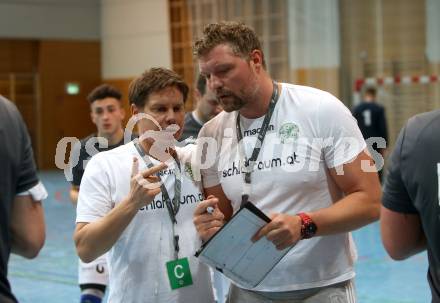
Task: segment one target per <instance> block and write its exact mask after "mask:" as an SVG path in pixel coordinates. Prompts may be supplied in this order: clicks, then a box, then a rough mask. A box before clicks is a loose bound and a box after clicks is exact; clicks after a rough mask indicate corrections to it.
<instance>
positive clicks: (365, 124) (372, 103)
mask: <svg viewBox="0 0 440 303" xmlns="http://www.w3.org/2000/svg"><path fill="white" fill-rule="evenodd" d="M353 116H354V117H355V118H356V120H357V122H358V125H359V129H360V130H361V132H362V135H363V137H364V139H365V140H368V139H370V138H383V139H384V140H385V143H386V142H388V129H387V122H386V116H385V109H384V107H383V106H382V105H380V104H377V103H376V89H375V88H372V87H370V88H367V89H366V91H365V96H364V99H363V101H362V102H361V103H360V104H358V105H357V106H356V107H355V108H354V109H353ZM367 145H368V148H369V151H370V153H371V155H372V157H373V159H374V160H375V162H376V164H378V163H380V162H381V160H382V159H383V158H384V157H385V151H386V148H381V147H379V146H378V144H377V142H373V144H367ZM377 153H379V154H380V156H382V159H380V160H379V159H378V158H377V156H378V155H377ZM382 164H383V162H382ZM381 166H382V165H381ZM378 168H379V167H378ZM379 178H380V179H381V180H382V169H379Z"/></svg>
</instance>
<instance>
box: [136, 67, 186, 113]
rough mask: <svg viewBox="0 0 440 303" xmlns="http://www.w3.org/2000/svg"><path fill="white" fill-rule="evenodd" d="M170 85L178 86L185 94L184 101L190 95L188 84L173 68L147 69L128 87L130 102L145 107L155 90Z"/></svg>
mask: <svg viewBox="0 0 440 303" xmlns="http://www.w3.org/2000/svg"><path fill="white" fill-rule="evenodd" d="M168 87H175V88H177V89H178V90H179V91H180V92H181V93H182V95H183V102H185V101H186V98H187V96H188V90H189V88H188V85H186V83H185V82H184V81H183V79H182V77H180V76H179V75H178V74H177V73H175V72H174V71H172V70H169V69H166V68H162V67H153V68H150V69H149V70H146V71H145V72H144V73H143V74H142V75H141V76H140V77H138V78H136V79H134V80H133V81H132V82H131V83H130V86H129V88H128V100H129V101H130V104H135V105H136V106H137V107H144V106H145V102H146V101H147V100H148V97H149V96H150V95H151V94H152V93H155V92H158V91H161V90H163V89H165V88H168Z"/></svg>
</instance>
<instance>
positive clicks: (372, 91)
mask: <svg viewBox="0 0 440 303" xmlns="http://www.w3.org/2000/svg"><path fill="white" fill-rule="evenodd" d="M365 94H366V95H371V96H373V97H376V89H375V88H374V87H367V89H365Z"/></svg>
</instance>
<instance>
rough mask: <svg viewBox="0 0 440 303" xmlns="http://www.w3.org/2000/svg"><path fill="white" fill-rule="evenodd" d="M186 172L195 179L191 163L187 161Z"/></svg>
mask: <svg viewBox="0 0 440 303" xmlns="http://www.w3.org/2000/svg"><path fill="white" fill-rule="evenodd" d="M185 173H186V174H187V175H188V176H189V177H190V178H191V180H193V181H194V174H193V171H192V168H191V164H190V163H185Z"/></svg>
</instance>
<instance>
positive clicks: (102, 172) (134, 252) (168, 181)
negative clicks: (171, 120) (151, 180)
mask: <svg viewBox="0 0 440 303" xmlns="http://www.w3.org/2000/svg"><path fill="white" fill-rule="evenodd" d="M177 152H178V154H179V157H180V155H181V153H185V150H184V149H178V150H177ZM133 157H137V158H138V160H139V164H140V165H139V170H140V171H142V170H144V169H146V168H147V166H146V164H145V162H144V161H143V160H142V158H141V157H140V155H139V154H138V152H137V150H136V148H135V147H134V144H133V142H130V143H128V144H125V145H122V146H120V147H118V148H115V149H113V150H110V151H106V152H101V153H99V154H97V155H95V156H94V157H93V158H92V159H91V160H90V162H89V164H88V165H87V168H86V171H85V173H84V176H83V179H82V181H81V187H80V192H79V197H78V207H77V218H76V222H94V221H96V220H99V219H100V218H102V217H104V216H105V215H106V214H107V213H108V212H110V211H111V209H112V208H113V207H114V206H115V205H116V204H117V203H120V202H121V201H122V200H123V199H124V198H126V197H127V195H128V193H129V189H130V175H131V169H132V159H133ZM151 161H152V162H153V164H157V163H158V162H157V161H156V160H154V159H151ZM181 166H182V186H181V188H182V194H181V199H180V210H179V212H178V214H177V216H176V220H177V225H176V229H175V230H176V234H178V235H179V237H180V239H179V246H180V251H179V258H183V257H187V258H188V260H189V264H190V269H191V274H192V279H193V284H192V285H191V286H187V287H183V288H180V289H177V290H171V287H170V282H169V279H168V275H167V269H166V262H168V261H171V260H174V246H173V237H172V224H171V220H170V217H169V214H168V211H167V208H166V206H165V204H164V203H163V202H162V194H158V195H157V196H156V197H155V198H154V200H153V202H152V203H151V204H149V205H148V206H146V207H143V208H141V209H139V211H138V213H137V214H136V215H135V217H134V218H133V220H132V221H131V222H130V224H129V225H128V226H127V228H126V229H125V230H124V232H123V233H122V235H121V236H120V238H119V239H118V241H117V242H116V243H115V244H114V245H113V247H112V248H111V249H110V251H109V253H108V257H107V258H108V265H109V276H110V279H109V289H110V293H109V302H182V303H184V302H203V303H204V302H212V301H213V299H212V298H213V297H212V287H211V284H210V275H209V270H208V268H207V267H206V266H205V265H203V264H200V263H199V262H198V260H197V259H196V258H195V257H194V253H195V251H196V250H197V249H198V248H199V246H200V240H199V239H198V237H197V236H196V230H195V227H194V225H193V222H192V215H193V211H194V208H195V207H196V205H197V203H198V202H199V201H201V200H203V194H202V193H201V191H200V184H199V183H196V182H193V180H192V179H191V177H190V176H191V175H192V173H191V171H190V170H189V166H187V165H185V164H183V163H182V164H181ZM174 170H175V167H173V166H169V167H167V168H166V169H165V170H163V171H162V172H163V173H161V178H162V180H164V182H165V186H166V188H167V190H168V193H169V196H170V198H173V197H174V176H173V174H174Z"/></svg>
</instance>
